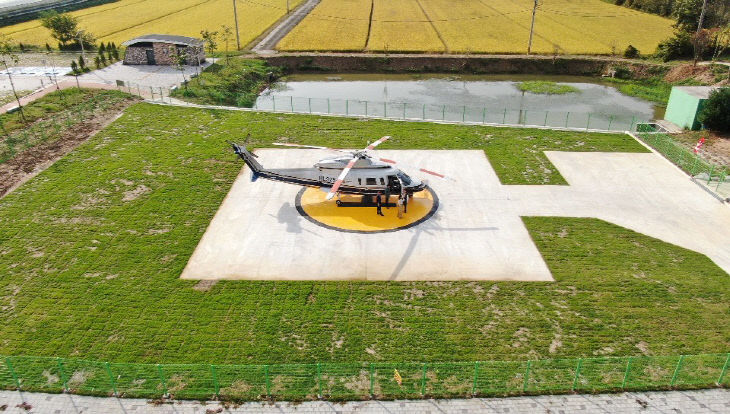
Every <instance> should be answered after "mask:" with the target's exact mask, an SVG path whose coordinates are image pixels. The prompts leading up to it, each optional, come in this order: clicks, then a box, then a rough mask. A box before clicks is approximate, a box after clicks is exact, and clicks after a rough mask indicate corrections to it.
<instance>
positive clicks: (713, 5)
mask: <svg viewBox="0 0 730 414" xmlns="http://www.w3.org/2000/svg"><path fill="white" fill-rule="evenodd" d="M668 4H670V5H671V6H672V9H671V10H672V11H671V13H672V14H671V15H672V17H674V18H675V19H676V20H677V22H676V23H675V24H674V28H675V31H674V35H673V36H672V37H670V38H669V39H667V40H665V41H663V42H661V43H660V44H659V46H657V52H656V54H657V56H658V57H660V58H661V59H663V60H664V61H668V60H672V59H680V58H689V57H691V58H694V60H695V62H697V61H698V60H700V59H716V58H718V57H720V55H722V54H723V53H725V52H726V51H727V50H728V48H730V2H728V1H727V0H672V1H671V2H669V3H668Z"/></svg>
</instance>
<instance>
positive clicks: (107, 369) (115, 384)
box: [104, 362, 119, 397]
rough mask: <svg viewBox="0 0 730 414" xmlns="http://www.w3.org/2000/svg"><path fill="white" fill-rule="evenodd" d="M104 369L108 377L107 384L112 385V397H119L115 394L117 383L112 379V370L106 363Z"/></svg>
mask: <svg viewBox="0 0 730 414" xmlns="http://www.w3.org/2000/svg"><path fill="white" fill-rule="evenodd" d="M104 368H106V373H107V375H109V382H111V384H112V391H114V396H115V397H116V396H117V395H119V394H117V381H116V380H115V379H114V375H112V369H111V367H109V363H108V362H105V363H104Z"/></svg>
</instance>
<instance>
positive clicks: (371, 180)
mask: <svg viewBox="0 0 730 414" xmlns="http://www.w3.org/2000/svg"><path fill="white" fill-rule="evenodd" d="M365 184H366V185H378V183H377V182H376V181H375V178H366V179H365Z"/></svg>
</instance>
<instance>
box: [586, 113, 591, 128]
mask: <svg viewBox="0 0 730 414" xmlns="http://www.w3.org/2000/svg"><path fill="white" fill-rule="evenodd" d="M590 126H591V113H590V112H589V113H588V122H586V130H588V128H589V127H590Z"/></svg>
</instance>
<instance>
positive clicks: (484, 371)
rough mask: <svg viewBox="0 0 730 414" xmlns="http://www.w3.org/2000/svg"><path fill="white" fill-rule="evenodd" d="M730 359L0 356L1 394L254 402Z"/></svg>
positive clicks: (720, 372) (526, 382) (629, 386)
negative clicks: (193, 360)
mask: <svg viewBox="0 0 730 414" xmlns="http://www.w3.org/2000/svg"><path fill="white" fill-rule="evenodd" d="M729 368H730V353H728V354H703V355H678V356H640V357H605V358H566V359H542V360H530V361H477V362H434V363H414V362H403V363H369V364H368V363H318V364H277V365H211V364H122V363H109V362H99V361H87V360H82V359H71V358H68V359H66V358H48V357H24V356H7V357H6V356H0V389H7V390H17V389H20V390H23V391H36V392H70V393H74V394H85V395H102V396H103V395H117V396H121V397H138V398H160V397H169V398H176V399H221V400H232V401H251V400H262V399H277V400H294V401H298V400H315V399H320V398H324V399H331V400H358V399H372V398H375V399H393V398H424V397H428V398H430V397H435V398H458V397H469V396H477V395H478V396H504V395H520V394H553V393H566V392H574V391H575V392H598V391H616V390H660V389H688V388H709V387H722V386H728V385H730V374H728V373H727V371H728V370H729Z"/></svg>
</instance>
